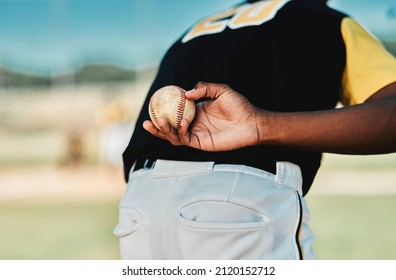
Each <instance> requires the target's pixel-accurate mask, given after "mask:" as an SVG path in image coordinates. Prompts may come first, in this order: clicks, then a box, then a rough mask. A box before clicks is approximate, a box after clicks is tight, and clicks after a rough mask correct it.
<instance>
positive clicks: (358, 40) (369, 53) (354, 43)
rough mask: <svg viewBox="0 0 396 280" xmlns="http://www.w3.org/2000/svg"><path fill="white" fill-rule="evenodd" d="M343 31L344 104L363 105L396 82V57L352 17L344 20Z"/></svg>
mask: <svg viewBox="0 0 396 280" xmlns="http://www.w3.org/2000/svg"><path fill="white" fill-rule="evenodd" d="M341 32H342V36H343V39H344V42H345V46H346V67H345V70H344V74H343V86H342V92H341V101H342V103H343V104H344V105H352V104H357V103H363V102H364V101H366V99H367V98H369V97H370V96H371V95H372V94H374V93H376V92H377V91H378V90H380V89H381V88H383V87H385V86H387V85H388V84H390V83H392V82H396V58H395V57H394V56H393V55H392V54H391V53H389V52H388V51H387V50H386V49H385V47H384V46H383V44H382V43H381V42H380V41H379V40H378V39H377V38H375V37H374V36H373V35H372V34H370V33H369V32H368V31H367V30H365V29H364V28H363V27H362V26H361V25H360V24H358V23H357V22H356V21H355V20H353V19H351V18H345V19H343V21H342V23H341Z"/></svg>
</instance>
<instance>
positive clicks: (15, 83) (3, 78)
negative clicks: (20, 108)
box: [0, 41, 396, 88]
mask: <svg viewBox="0 0 396 280" xmlns="http://www.w3.org/2000/svg"><path fill="white" fill-rule="evenodd" d="M383 43H384V45H385V47H386V48H387V49H388V50H389V51H390V52H391V53H392V54H393V55H394V56H396V41H385V42H383ZM156 67H157V65H155V66H152V67H149V68H145V69H143V70H130V69H125V68H122V67H120V66H117V65H112V64H88V65H83V66H81V67H79V68H77V69H76V70H75V72H71V73H66V74H62V75H56V76H49V75H47V76H45V75H37V74H32V73H25V72H19V71H15V70H13V69H9V68H5V67H1V66H0V88H11V87H48V86H50V85H53V84H56V85H62V84H70V83H74V84H88V83H117V82H133V81H135V80H136V78H137V76H144V75H147V74H148V75H153V71H155V70H156Z"/></svg>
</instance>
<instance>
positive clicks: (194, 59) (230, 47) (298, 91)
mask: <svg viewBox="0 0 396 280" xmlns="http://www.w3.org/2000/svg"><path fill="white" fill-rule="evenodd" d="M346 17H347V15H345V14H343V13H340V12H338V11H335V10H333V9H331V8H329V7H328V6H327V5H326V4H324V3H323V2H322V1H318V0H292V1H290V0H271V1H268V0H267V1H265V0H264V1H247V2H244V3H242V4H241V5H238V6H236V7H233V8H231V9H230V10H228V11H225V12H223V13H219V14H216V15H213V16H211V17H208V18H205V19H203V20H202V21H199V22H198V23H197V24H195V25H193V26H192V27H191V28H190V29H188V30H187V32H186V33H185V34H183V35H182V36H181V37H180V39H179V40H177V41H176V42H175V43H174V44H173V45H172V46H171V47H170V48H169V50H168V52H167V53H166V54H165V56H164V57H163V59H162V61H161V64H160V67H159V70H158V73H157V76H156V78H155V80H154V82H153V84H152V86H151V88H150V90H149V92H148V95H147V98H146V100H145V102H144V105H143V108H142V111H141V113H140V115H139V117H138V120H137V123H136V128H135V131H134V133H133V136H132V138H131V141H130V143H129V145H128V147H127V149H126V150H125V152H124V154H123V159H124V169H125V178H126V180H128V173H129V171H130V169H131V167H132V166H133V163H134V161H135V160H136V159H137V158H139V159H145V158H150V159H169V160H187V161H215V162H218V163H231V164H244V165H249V166H253V167H256V168H261V169H264V170H268V171H274V169H275V164H276V162H277V161H290V162H293V163H296V164H298V165H299V166H300V167H301V170H302V174H303V191H304V194H306V193H307V192H308V190H309V188H310V186H311V184H312V181H313V179H314V177H315V174H316V172H317V170H318V168H319V166H320V161H321V153H319V152H312V151H306V150H298V149H294V148H288V147H284V146H271V145H258V146H254V147H248V148H242V149H238V150H234V151H229V152H205V151H200V150H196V149H192V148H189V147H184V146H173V145H172V144H170V143H169V142H167V141H164V140H162V139H159V138H156V137H154V136H152V135H151V134H150V133H148V132H147V131H145V130H144V129H143V127H142V123H143V121H145V120H147V119H149V114H148V102H149V99H150V97H151V95H152V94H153V93H154V92H155V91H156V90H157V89H159V88H160V87H163V86H166V85H177V86H180V87H182V88H184V89H186V90H189V89H192V88H193V87H194V86H195V85H196V84H197V82H199V81H205V82H213V83H222V84H228V85H229V86H230V87H231V88H233V89H234V90H236V91H238V92H239V93H241V94H243V95H244V96H246V97H247V99H248V100H249V101H250V102H251V103H252V104H254V105H255V106H257V107H260V108H263V109H267V110H272V111H278V112H296V111H313V110H315V111H316V110H326V109H332V108H334V107H335V106H336V105H337V102H338V101H339V100H340V91H341V89H342V86H343V85H342V84H343V74H344V69H345V67H346V63H347V61H346V46H345V42H344V39H343V34H342V32H341V23H342V21H343V19H344V18H346Z"/></svg>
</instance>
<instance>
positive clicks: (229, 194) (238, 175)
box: [227, 172, 241, 202]
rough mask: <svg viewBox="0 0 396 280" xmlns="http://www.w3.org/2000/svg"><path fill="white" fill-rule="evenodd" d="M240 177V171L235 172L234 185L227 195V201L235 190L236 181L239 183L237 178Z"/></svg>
mask: <svg viewBox="0 0 396 280" xmlns="http://www.w3.org/2000/svg"><path fill="white" fill-rule="evenodd" d="M240 178H241V173H239V172H238V173H236V178H235V180H234V185H233V186H232V188H231V190H230V192H229V193H228V197H227V201H228V202H230V198H231V196H232V194H233V192H234V190H235V188H236V187H237V185H238V183H239V179H240Z"/></svg>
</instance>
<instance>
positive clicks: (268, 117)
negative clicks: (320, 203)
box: [258, 97, 396, 154]
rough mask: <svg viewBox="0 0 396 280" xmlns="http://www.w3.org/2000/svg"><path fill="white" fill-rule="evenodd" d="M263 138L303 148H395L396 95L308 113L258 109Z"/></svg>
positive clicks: (335, 150) (373, 151)
mask: <svg viewBox="0 0 396 280" xmlns="http://www.w3.org/2000/svg"><path fill="white" fill-rule="evenodd" d="M258 120H259V125H258V127H259V128H260V142H261V143H262V144H266V143H267V144H274V145H286V146H292V147H296V148H300V149H307V150H314V151H321V152H329V153H340V154H379V153H390V152H395V151H396V98H395V97H393V98H388V99H383V100H375V101H370V102H367V103H364V104H360V105H355V106H350V107H345V108H340V109H334V110H328V111H316V112H305V113H268V112H265V111H261V112H260V113H259V117H258Z"/></svg>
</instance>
